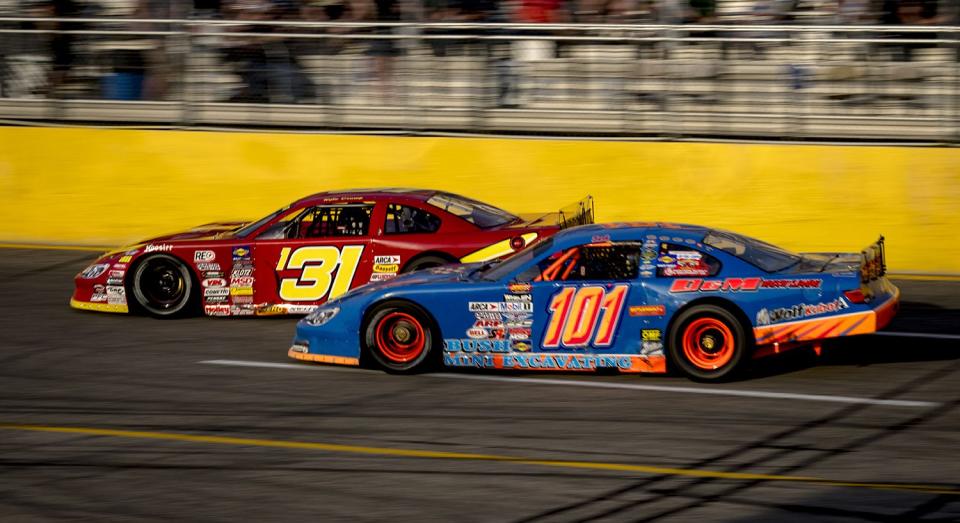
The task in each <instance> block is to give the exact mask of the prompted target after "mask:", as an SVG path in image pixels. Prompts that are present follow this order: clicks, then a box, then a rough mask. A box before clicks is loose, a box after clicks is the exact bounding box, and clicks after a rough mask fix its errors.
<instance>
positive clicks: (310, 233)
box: [298, 205, 373, 238]
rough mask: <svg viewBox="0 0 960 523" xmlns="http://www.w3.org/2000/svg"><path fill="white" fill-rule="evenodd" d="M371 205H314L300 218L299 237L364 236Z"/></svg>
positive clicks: (367, 228)
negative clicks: (314, 206)
mask: <svg viewBox="0 0 960 523" xmlns="http://www.w3.org/2000/svg"><path fill="white" fill-rule="evenodd" d="M372 211H373V206H372V205H344V206H328V207H327V206H325V207H316V208H314V209H313V210H311V211H309V212H307V213H306V214H304V215H303V218H302V219H301V220H300V223H299V224H298V226H299V231H300V234H299V237H300V238H329V237H341V236H366V235H367V232H368V231H369V230H370V215H371V214H372Z"/></svg>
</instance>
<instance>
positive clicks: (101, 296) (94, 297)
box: [90, 292, 107, 303]
mask: <svg viewBox="0 0 960 523" xmlns="http://www.w3.org/2000/svg"><path fill="white" fill-rule="evenodd" d="M90 301H92V302H95V303H99V302H104V301H107V294H106V293H105V292H94V293H93V294H91V295H90Z"/></svg>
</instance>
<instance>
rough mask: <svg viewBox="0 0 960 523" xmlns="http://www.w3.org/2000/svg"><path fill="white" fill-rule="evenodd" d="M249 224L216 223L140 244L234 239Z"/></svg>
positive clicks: (151, 239) (158, 237)
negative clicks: (233, 235)
mask: <svg viewBox="0 0 960 523" xmlns="http://www.w3.org/2000/svg"><path fill="white" fill-rule="evenodd" d="M246 223H247V222H216V223H208V224H204V225H200V226H198V227H194V228H192V229H189V230H186V231H183V232H177V233H173V234H166V235H163V236H157V237H156V238H150V239H149V240H146V241H143V242H140V243H157V242H171V241H178V240H200V239H204V240H216V239H221V238H230V237H232V235H231V233H232V232H233V231H236V230H238V229H240V228H241V227H243V226H244V225H246Z"/></svg>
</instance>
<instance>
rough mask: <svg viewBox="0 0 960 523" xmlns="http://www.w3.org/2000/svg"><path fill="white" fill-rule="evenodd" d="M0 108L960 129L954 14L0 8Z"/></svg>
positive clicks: (444, 128) (677, 127)
mask: <svg viewBox="0 0 960 523" xmlns="http://www.w3.org/2000/svg"><path fill="white" fill-rule="evenodd" d="M0 119H5V120H8V121H9V120H17V121H61V122H62V121H66V122H75V123H80V122H96V123H108V124H117V123H136V124H141V125H158V126H178V127H182V126H256V127H298V128H305V129H343V130H377V131H401V132H483V133H487V132H523V133H535V134H572V135H608V136H659V137H667V138H679V137H685V136H711V137H721V138H722V137H726V138H767V139H769V138H775V139H779V138H785V139H827V140H830V139H840V140H882V141H924V142H931V141H933V142H950V143H954V142H960V28H958V27H913V26H813V25H787V26H785V25H749V24H746V25H623V24H607V25H581V24H533V25H530V24H466V23H456V24H424V23H336V22H308V21H291V22H279V21H255V20H150V19H116V18H111V19H100V18H28V17H6V18H0Z"/></svg>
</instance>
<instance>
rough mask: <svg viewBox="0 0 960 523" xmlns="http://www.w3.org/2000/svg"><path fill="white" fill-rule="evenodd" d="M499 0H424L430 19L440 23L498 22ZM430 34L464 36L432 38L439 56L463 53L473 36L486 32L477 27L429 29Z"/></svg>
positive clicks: (427, 15)
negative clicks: (496, 19)
mask: <svg viewBox="0 0 960 523" xmlns="http://www.w3.org/2000/svg"><path fill="white" fill-rule="evenodd" d="M497 9H498V7H497V0H424V11H425V16H424V18H425V19H426V21H427V22H439V23H475V24H476V23H483V22H492V21H495V15H496V12H497ZM424 34H426V35H439V34H443V35H464V36H466V38H464V39H462V40H451V39H431V40H428V42H429V44H430V47H431V48H432V49H433V54H434V55H435V56H447V55H448V54H451V53H456V54H461V53H462V52H463V51H464V49H465V46H467V45H469V44H470V43H471V42H472V40H471V39H470V38H469V36H474V35H479V34H483V31H477V30H474V29H429V28H428V29H426V30H425V31H424Z"/></svg>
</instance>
